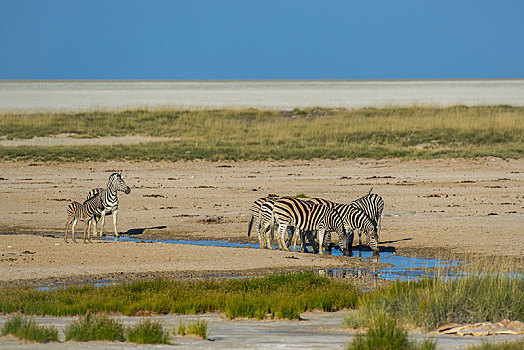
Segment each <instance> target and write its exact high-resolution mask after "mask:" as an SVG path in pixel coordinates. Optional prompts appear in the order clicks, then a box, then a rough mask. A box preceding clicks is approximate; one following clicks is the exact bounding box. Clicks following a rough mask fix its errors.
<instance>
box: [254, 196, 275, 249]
mask: <svg viewBox="0 0 524 350" xmlns="http://www.w3.org/2000/svg"><path fill="white" fill-rule="evenodd" d="M277 198H278V196H277V195H274V194H269V195H268V196H267V197H261V198H258V199H256V200H255V201H254V202H253V204H251V208H249V211H250V212H251V215H250V217H249V223H248V228H247V236H248V237H249V236H250V235H251V229H252V228H253V222H254V221H255V218H256V219H257V221H258V226H257V232H258V241H259V244H260V248H264V246H265V244H266V241H265V240H263V237H261V234H260V225H261V222H262V221H261V220H260V209H261V207H262V205H263V204H264V203H265V202H266V201H267V200H275V199H277ZM267 244H269V242H267ZM270 246H271V245H270V244H269V247H270Z"/></svg>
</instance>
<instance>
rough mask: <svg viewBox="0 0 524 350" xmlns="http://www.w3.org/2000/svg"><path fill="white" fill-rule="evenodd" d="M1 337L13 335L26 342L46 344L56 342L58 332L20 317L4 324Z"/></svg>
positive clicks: (14, 317)
mask: <svg viewBox="0 0 524 350" xmlns="http://www.w3.org/2000/svg"><path fill="white" fill-rule="evenodd" d="M1 334H2V336H6V335H13V336H15V337H17V338H19V339H24V340H27V341H32V342H38V343H47V342H50V341H55V342H58V330H57V329H56V328H55V327H45V326H39V325H37V324H36V323H35V322H34V321H33V320H28V319H26V318H24V317H21V316H13V317H11V318H9V319H7V321H6V322H5V323H4V326H3V327H2V332H1Z"/></svg>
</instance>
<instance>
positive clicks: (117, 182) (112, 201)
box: [88, 172, 131, 238]
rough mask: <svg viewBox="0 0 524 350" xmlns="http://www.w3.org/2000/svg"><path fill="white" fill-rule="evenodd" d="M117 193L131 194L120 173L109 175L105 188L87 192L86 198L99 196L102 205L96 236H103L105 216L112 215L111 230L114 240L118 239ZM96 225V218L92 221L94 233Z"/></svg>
mask: <svg viewBox="0 0 524 350" xmlns="http://www.w3.org/2000/svg"><path fill="white" fill-rule="evenodd" d="M118 191H121V192H124V193H125V194H129V193H131V188H129V186H127V185H126V183H125V182H124V180H123V179H122V174H121V173H120V172H117V173H112V174H111V175H109V180H108V181H107V187H106V188H100V187H98V188H94V189H92V190H91V191H89V195H88V197H92V196H94V195H98V196H100V198H101V200H102V205H103V210H102V211H101V213H100V217H101V219H102V223H101V227H100V234H98V232H97V236H103V235H104V234H103V230H104V224H105V216H106V215H108V214H113V228H114V230H115V236H116V238H118V229H117V227H116V217H117V214H118V196H117V192H118ZM97 223H98V217H97V218H95V220H94V225H95V231H96V224H97Z"/></svg>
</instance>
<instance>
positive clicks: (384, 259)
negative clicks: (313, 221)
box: [118, 237, 460, 281]
mask: <svg viewBox="0 0 524 350" xmlns="http://www.w3.org/2000/svg"><path fill="white" fill-rule="evenodd" d="M118 240H119V241H121V242H144V243H171V244H186V245H200V246H214V247H233V248H259V245H258V244H253V243H236V242H228V241H208V240H200V241H189V240H183V239H177V240H143V239H137V238H134V237H120V238H119V239H118ZM273 248H277V247H276V246H273ZM332 254H333V255H337V256H341V255H342V253H341V252H340V250H338V249H333V252H332ZM353 256H354V257H360V258H361V259H362V260H363V261H371V262H380V263H385V264H391V267H378V266H377V267H375V268H363V269H331V270H316V271H319V273H325V274H327V275H330V276H332V277H350V276H357V275H370V276H372V277H376V278H380V279H385V280H400V281H407V280H417V279H420V278H422V277H425V276H432V275H434V273H435V272H434V271H428V270H426V269H427V268H445V267H452V266H457V265H458V264H459V263H460V261H457V260H439V259H427V258H416V257H407V256H402V255H398V254H395V253H393V252H381V253H380V255H379V256H373V253H372V252H371V251H369V250H364V251H358V250H356V249H354V250H353ZM439 275H441V276H443V277H451V276H455V275H456V273H454V272H449V271H444V270H443V269H440V270H439Z"/></svg>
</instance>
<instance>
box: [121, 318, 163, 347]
mask: <svg viewBox="0 0 524 350" xmlns="http://www.w3.org/2000/svg"><path fill="white" fill-rule="evenodd" d="M126 339H127V341H129V342H132V343H137V344H171V342H170V341H169V333H168V332H166V331H164V327H163V326H162V324H161V323H160V322H152V321H151V320H149V319H147V320H144V321H141V322H140V323H138V324H137V325H135V326H131V327H129V328H127V329H126Z"/></svg>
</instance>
